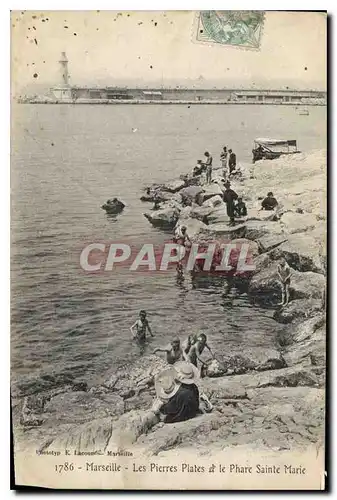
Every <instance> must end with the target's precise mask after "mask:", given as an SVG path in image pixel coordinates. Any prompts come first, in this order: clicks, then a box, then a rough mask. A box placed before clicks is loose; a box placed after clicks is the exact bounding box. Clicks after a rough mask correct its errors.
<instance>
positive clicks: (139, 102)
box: [18, 98, 326, 106]
mask: <svg viewBox="0 0 337 500" xmlns="http://www.w3.org/2000/svg"><path fill="white" fill-rule="evenodd" d="M18 102H20V103H21V104H68V105H69V104H71V105H80V104H95V105H96V104H101V105H102V104H105V105H107V104H111V105H121V104H129V105H131V104H133V105H135V104H136V105H142V106H145V105H152V104H160V105H163V106H164V105H168V104H180V105H189V106H192V105H193V106H202V105H205V104H213V105H227V106H232V105H234V106H240V105H255V106H326V102H325V101H321V100H317V101H314V100H313V101H312V102H303V101H291V102H278V101H243V100H240V101H228V100H218V99H204V100H202V101H195V100H191V101H190V100H178V99H174V100H143V99H74V100H72V99H44V98H32V99H23V100H19V101H18Z"/></svg>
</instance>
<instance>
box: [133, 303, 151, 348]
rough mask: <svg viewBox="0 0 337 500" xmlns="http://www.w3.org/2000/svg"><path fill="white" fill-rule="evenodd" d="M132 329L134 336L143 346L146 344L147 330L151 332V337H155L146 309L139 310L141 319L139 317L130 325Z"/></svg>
mask: <svg viewBox="0 0 337 500" xmlns="http://www.w3.org/2000/svg"><path fill="white" fill-rule="evenodd" d="M130 330H131V333H132V337H133V338H134V339H135V340H136V341H137V342H138V344H139V345H140V346H141V347H143V346H144V344H145V341H146V330H147V331H148V332H149V334H150V335H151V337H154V335H153V333H152V330H151V327H150V325H149V322H148V319H147V317H146V311H144V309H142V310H141V311H140V312H139V319H137V321H136V322H135V323H134V324H133V325H132V326H131V327H130Z"/></svg>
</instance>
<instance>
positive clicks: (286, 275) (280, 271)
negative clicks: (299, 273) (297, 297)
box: [277, 258, 291, 306]
mask: <svg viewBox="0 0 337 500" xmlns="http://www.w3.org/2000/svg"><path fill="white" fill-rule="evenodd" d="M277 276H278V278H279V280H280V283H281V287H282V299H281V302H280V305H282V306H286V305H287V304H288V302H289V287H290V276H291V271H290V267H289V266H288V263H287V261H286V260H285V259H284V258H283V259H282V260H281V262H280V263H279V265H278V266H277Z"/></svg>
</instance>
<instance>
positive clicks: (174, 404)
mask: <svg viewBox="0 0 337 500" xmlns="http://www.w3.org/2000/svg"><path fill="white" fill-rule="evenodd" d="M180 363H184V362H178V363H176V365H177V364H180ZM187 364H188V363H184V365H187ZM178 369H179V372H178V370H176V369H175V368H173V367H172V368H169V369H168V370H164V371H163V372H161V373H160V374H159V375H158V376H157V377H156V378H155V389H156V394H157V398H158V399H157V400H156V401H155V402H154V404H153V406H152V411H153V412H154V413H156V414H158V415H160V419H161V420H162V421H163V422H165V423H175V422H182V421H184V420H188V419H190V418H193V417H195V416H196V414H197V413H198V410H199V391H198V388H197V386H196V385H195V383H194V382H195V380H196V373H195V371H194V368H192V371H190V370H189V369H188V368H186V367H184V371H182V369H181V367H180V368H179V366H178ZM181 380H183V381H184V382H182V381H181ZM193 385H194V387H193Z"/></svg>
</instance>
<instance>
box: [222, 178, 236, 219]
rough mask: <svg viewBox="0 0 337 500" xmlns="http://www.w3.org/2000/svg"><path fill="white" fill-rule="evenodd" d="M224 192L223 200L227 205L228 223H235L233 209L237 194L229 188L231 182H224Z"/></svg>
mask: <svg viewBox="0 0 337 500" xmlns="http://www.w3.org/2000/svg"><path fill="white" fill-rule="evenodd" d="M225 188H226V189H225V192H224V194H223V201H224V202H225V203H226V206H227V215H228V217H229V219H230V222H229V225H230V226H233V225H234V224H235V220H234V217H235V211H234V200H237V199H238V195H237V194H236V192H235V191H233V189H231V184H230V182H228V181H227V182H225Z"/></svg>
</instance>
